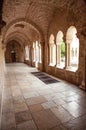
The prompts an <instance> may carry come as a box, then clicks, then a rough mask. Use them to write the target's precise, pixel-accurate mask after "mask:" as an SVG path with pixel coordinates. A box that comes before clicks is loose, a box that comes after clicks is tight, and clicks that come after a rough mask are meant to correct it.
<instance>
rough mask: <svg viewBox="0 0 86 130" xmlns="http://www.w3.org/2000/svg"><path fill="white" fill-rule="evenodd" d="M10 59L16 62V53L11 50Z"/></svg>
mask: <svg viewBox="0 0 86 130" xmlns="http://www.w3.org/2000/svg"><path fill="white" fill-rule="evenodd" d="M11 60H12V62H16V53H15V52H11Z"/></svg>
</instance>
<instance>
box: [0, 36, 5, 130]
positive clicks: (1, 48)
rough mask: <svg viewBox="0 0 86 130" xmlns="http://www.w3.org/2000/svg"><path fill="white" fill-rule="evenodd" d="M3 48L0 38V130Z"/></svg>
mask: <svg viewBox="0 0 86 130" xmlns="http://www.w3.org/2000/svg"><path fill="white" fill-rule="evenodd" d="M4 66H5V64H4V46H3V45H2V37H1V36H0V129H1V116H2V92H3V87H4Z"/></svg>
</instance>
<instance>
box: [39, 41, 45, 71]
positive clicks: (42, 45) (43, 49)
mask: <svg viewBox="0 0 86 130" xmlns="http://www.w3.org/2000/svg"><path fill="white" fill-rule="evenodd" d="M40 46H41V63H42V71H45V68H46V67H45V60H47V57H46V56H45V42H44V41H41V42H40ZM46 51H47V50H46Z"/></svg>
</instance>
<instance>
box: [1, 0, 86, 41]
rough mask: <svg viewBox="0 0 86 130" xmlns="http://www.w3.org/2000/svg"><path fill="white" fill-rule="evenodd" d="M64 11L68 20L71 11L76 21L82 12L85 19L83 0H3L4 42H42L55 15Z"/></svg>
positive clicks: (85, 6)
mask: <svg viewBox="0 0 86 130" xmlns="http://www.w3.org/2000/svg"><path fill="white" fill-rule="evenodd" d="M64 9H66V10H68V15H69V17H70V19H71V16H70V13H71V10H72V13H71V15H73V17H74V16H76V19H77V17H82V13H83V12H84V14H83V18H85V17H84V16H85V11H84V10H85V9H86V5H85V0H4V3H3V20H4V21H5V22H6V26H5V27H4V28H3V32H2V34H3V38H4V41H5V42H7V41H9V40H10V39H11V40H12V39H27V40H28V42H29V43H30V42H33V41H35V40H38V39H41V40H43V39H44V36H45V35H47V33H48V29H49V26H50V24H51V22H52V20H53V16H54V15H55V13H56V12H58V10H64ZM83 18H81V19H80V21H82V20H83ZM33 36H34V37H33ZM24 42H26V40H25V41H24Z"/></svg>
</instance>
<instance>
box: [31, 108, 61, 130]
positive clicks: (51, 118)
mask: <svg viewBox="0 0 86 130" xmlns="http://www.w3.org/2000/svg"><path fill="white" fill-rule="evenodd" d="M33 118H34V120H35V122H36V124H37V126H38V128H39V130H47V129H50V128H52V127H55V126H56V125H59V124H60V121H59V120H58V119H57V118H56V116H55V115H54V114H53V113H52V112H51V111H50V110H43V111H40V112H37V113H33Z"/></svg>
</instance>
